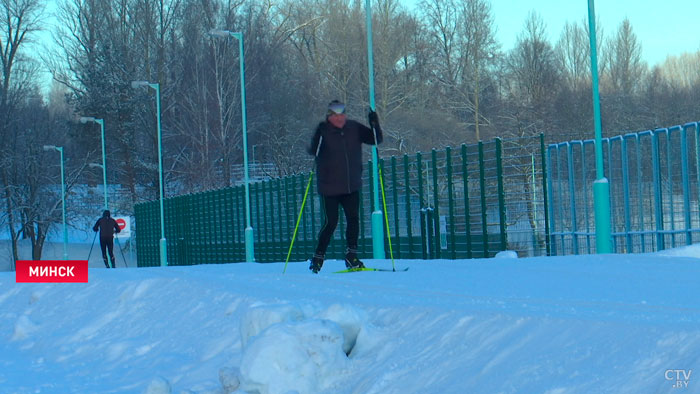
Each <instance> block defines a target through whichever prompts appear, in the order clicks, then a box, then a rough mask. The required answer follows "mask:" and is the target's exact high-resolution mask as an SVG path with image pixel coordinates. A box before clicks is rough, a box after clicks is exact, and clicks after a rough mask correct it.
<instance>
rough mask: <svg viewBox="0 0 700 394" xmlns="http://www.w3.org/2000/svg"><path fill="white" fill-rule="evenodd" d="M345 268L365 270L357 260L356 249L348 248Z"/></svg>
mask: <svg viewBox="0 0 700 394" xmlns="http://www.w3.org/2000/svg"><path fill="white" fill-rule="evenodd" d="M345 266H346V267H347V268H348V269H358V268H365V265H364V264H363V263H362V261H360V259H358V258H357V249H356V248H348V250H347V253H345Z"/></svg>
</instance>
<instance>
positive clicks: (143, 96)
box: [0, 0, 700, 255]
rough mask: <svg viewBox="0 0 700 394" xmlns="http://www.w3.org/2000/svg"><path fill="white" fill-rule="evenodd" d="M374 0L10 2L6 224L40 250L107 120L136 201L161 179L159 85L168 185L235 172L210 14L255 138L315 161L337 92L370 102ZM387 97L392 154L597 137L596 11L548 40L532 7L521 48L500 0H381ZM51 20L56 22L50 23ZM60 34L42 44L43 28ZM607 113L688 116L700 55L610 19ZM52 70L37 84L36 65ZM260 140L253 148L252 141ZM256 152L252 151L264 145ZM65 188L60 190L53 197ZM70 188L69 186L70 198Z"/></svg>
mask: <svg viewBox="0 0 700 394" xmlns="http://www.w3.org/2000/svg"><path fill="white" fill-rule="evenodd" d="M364 4H365V2H364V1H361V0H352V1H348V0H279V1H274V2H273V1H271V0H257V1H254V0H227V1H220V0H63V1H60V2H59V5H58V7H57V10H56V21H55V23H47V20H49V19H47V16H46V15H42V10H43V9H44V7H45V5H46V1H45V0H8V1H4V2H2V3H1V4H0V10H1V11H3V12H2V15H3V20H2V21H1V22H0V27H2V29H0V30H2V33H0V44H1V45H0V47H2V56H3V59H2V60H3V62H2V67H3V69H2V72H3V74H2V76H3V78H2V81H0V83H2V86H0V88H1V89H2V92H1V94H2V96H1V97H0V116H2V119H1V121H2V122H1V125H0V133H1V134H0V135H1V136H2V139H3V142H4V144H2V146H1V147H0V150H1V151H2V158H1V160H2V163H0V164H2V165H1V167H2V170H1V171H2V179H1V181H2V187H3V195H2V197H3V199H4V201H5V204H4V205H5V206H4V207H3V208H4V209H3V214H2V216H0V226H6V228H8V229H10V230H9V231H10V233H11V236H12V237H13V239H17V238H19V237H29V238H32V240H33V244H36V247H37V253H38V254H39V255H40V250H41V244H42V243H43V239H44V237H45V235H46V231H47V230H48V229H49V226H50V224H51V223H56V222H60V195H57V194H56V190H55V187H53V188H49V187H48V185H55V184H56V182H57V179H58V178H57V174H58V169H57V166H58V164H57V162H58V158H57V157H54V156H57V155H56V154H55V153H54V152H51V151H44V150H43V149H42V146H43V145H44V144H51V145H59V146H63V147H64V148H65V154H66V171H67V184H68V187H69V197H70V186H71V185H73V184H84V183H90V184H93V185H99V184H101V182H102V174H101V170H99V169H96V168H93V167H90V166H89V164H90V163H98V164H99V163H101V142H100V129H99V126H98V125H96V124H94V123H87V124H81V123H79V122H78V121H77V120H78V118H79V117H80V116H93V117H95V118H98V119H104V124H105V141H106V146H107V170H108V171H107V173H108V174H107V177H108V183H110V184H120V185H122V186H123V187H124V188H126V189H128V190H129V191H130V192H129V194H130V198H129V199H127V200H128V201H115V204H122V206H123V207H125V209H127V210H128V209H130V207H131V206H133V204H134V203H137V202H140V201H144V200H150V199H155V198H156V197H157V195H158V160H157V155H158V150H157V138H156V135H157V134H156V130H157V127H156V116H155V113H156V100H155V95H154V91H153V90H152V89H139V90H136V89H133V88H132V87H131V81H133V80H147V81H150V82H152V83H158V84H159V86H160V99H161V119H162V131H163V152H164V174H165V185H166V186H165V192H166V195H167V196H172V195H176V194H180V193H189V192H195V191H200V190H206V189H210V188H219V187H224V186H228V185H231V184H234V183H236V182H237V179H236V175H237V174H238V173H239V172H240V171H239V169H240V166H241V163H242V155H243V152H242V135H241V102H240V97H241V96H240V76H239V66H238V64H239V63H238V62H239V47H238V41H237V39H236V38H234V37H231V38H229V39H220V38H216V37H212V36H211V35H210V34H208V33H209V32H210V31H211V30H212V29H226V30H229V31H232V32H242V33H243V37H244V44H245V56H244V57H245V67H246V75H245V76H246V78H245V87H246V93H247V100H246V104H247V129H248V143H249V158H251V157H250V153H252V151H253V149H254V155H255V157H254V158H255V161H256V162H265V163H274V168H276V169H277V170H276V171H277V172H276V173H274V174H271V175H273V176H279V175H285V174H289V173H293V172H297V171H303V170H308V169H309V168H310V166H311V160H310V158H309V157H308V156H307V155H306V154H305V153H304V150H305V149H304V148H305V146H306V144H307V143H308V140H309V136H310V134H311V132H312V130H313V129H314V128H315V126H316V124H317V123H318V121H320V120H321V119H322V118H323V115H324V113H325V107H326V104H327V103H328V102H329V101H330V100H332V99H336V98H337V99H340V100H343V101H345V102H346V103H347V104H348V108H349V115H350V116H351V117H355V118H359V119H360V120H363V121H364V120H365V116H366V112H367V109H368V107H369V103H368V101H369V99H368V97H369V96H368V76H367V74H368V71H367V47H366V45H367V36H366V33H367V32H366V26H365V17H366V16H365V15H366V14H365V9H364ZM372 4H373V9H372V15H373V20H372V24H373V41H374V48H373V49H374V52H373V53H374V76H375V89H376V92H375V97H376V107H377V112H378V113H379V115H380V118H381V121H382V124H383V128H384V130H385V132H386V134H387V138H386V142H385V144H384V145H383V146H382V148H381V149H382V154H384V155H393V154H399V153H407V152H415V151H425V150H428V149H430V148H432V147H442V146H446V145H458V144H461V143H474V142H476V141H478V140H485V139H490V138H493V137H496V136H500V137H504V138H508V137H514V136H519V137H522V136H530V135H538V134H539V133H545V134H546V135H547V139H548V140H551V141H560V140H565V139H571V138H591V137H592V134H593V133H592V128H593V127H592V125H593V121H592V118H593V116H592V104H591V102H592V100H591V78H590V56H589V41H588V31H587V29H588V23H587V16H586V15H581V19H580V20H579V21H571V22H569V23H567V24H566V26H565V27H564V29H563V30H562V32H561V33H560V36H559V39H558V40H557V41H556V42H549V41H548V40H547V39H546V37H547V34H546V23H545V22H544V21H543V20H542V19H541V18H540V17H539V16H538V14H537V13H535V12H533V13H531V14H530V15H529V17H528V18H527V19H526V20H525V21H522V23H523V28H522V31H521V32H520V34H519V35H518V37H517V41H516V44H515V46H514V47H513V48H503V47H502V46H501V44H500V43H499V42H498V41H497V40H496V36H495V31H496V26H495V24H494V16H495V15H494V14H493V12H492V10H491V6H490V2H489V1H487V0H463V1H457V0H423V1H420V2H419V3H418V6H417V7H416V8H415V10H409V9H407V8H406V7H405V6H404V5H402V4H401V2H400V1H398V0H375V1H373V3H372ZM47 26H51V27H47ZM47 28H48V29H49V30H50V32H51V34H52V36H53V38H54V41H55V42H54V43H53V44H52V45H51V46H46V47H45V48H46V49H42V50H40V51H38V54H37V48H41V47H40V46H37V44H32V40H36V38H37V32H38V30H40V29H47ZM597 36H598V43H599V48H598V54H599V59H600V64H599V69H600V76H601V81H600V89H601V107H602V118H603V129H604V132H605V133H606V134H608V135H615V134H618V133H619V132H621V131H627V130H640V129H649V128H654V127H657V126H666V125H675V124H679V123H683V122H687V121H691V120H696V118H697V102H698V95H699V94H700V93H699V92H700V89H699V88H700V54H698V53H695V54H689V55H684V56H681V57H679V58H672V59H668V60H667V61H666V62H665V63H664V64H662V65H655V66H654V67H652V68H649V66H648V65H647V64H645V62H644V61H643V59H642V58H641V53H642V43H641V42H639V41H638V39H637V37H636V35H635V33H634V29H633V27H632V26H631V24H630V22H629V21H628V20H623V21H621V22H620V24H619V26H618V27H617V28H616V29H615V30H613V31H611V32H606V31H603V30H602V29H601V30H599V31H598V32H597ZM45 68H48V69H49V70H50V71H51V73H52V75H53V77H54V84H53V87H52V89H51V93H50V95H49V97H42V94H41V93H40V87H39V86H38V82H37V81H38V79H37V78H38V76H39V75H40V74H39V72H40V71H41V70H42V69H45ZM253 147H254V148H253ZM251 160H252V158H251ZM57 196H58V200H57ZM57 201H58V202H57Z"/></svg>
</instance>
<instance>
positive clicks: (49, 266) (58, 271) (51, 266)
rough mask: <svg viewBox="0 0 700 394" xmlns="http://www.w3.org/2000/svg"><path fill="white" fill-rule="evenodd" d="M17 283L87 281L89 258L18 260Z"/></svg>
mask: <svg viewBox="0 0 700 394" xmlns="http://www.w3.org/2000/svg"><path fill="white" fill-rule="evenodd" d="M15 278H16V281H17V283H87V281H88V261H87V260H17V271H16V277H15Z"/></svg>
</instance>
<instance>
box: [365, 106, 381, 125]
mask: <svg viewBox="0 0 700 394" xmlns="http://www.w3.org/2000/svg"><path fill="white" fill-rule="evenodd" d="M367 120H369V125H370V126H372V127H375V128H376V127H378V126H379V116H377V113H376V112H374V111H372V110H371V109H370V110H369V114H367Z"/></svg>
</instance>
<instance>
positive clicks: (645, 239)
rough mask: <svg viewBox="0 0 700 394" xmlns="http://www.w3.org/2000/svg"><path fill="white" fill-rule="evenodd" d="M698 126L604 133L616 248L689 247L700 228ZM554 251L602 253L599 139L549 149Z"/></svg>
mask: <svg viewBox="0 0 700 394" xmlns="http://www.w3.org/2000/svg"><path fill="white" fill-rule="evenodd" d="M699 136H700V132H699V131H698V123H697V122H694V123H687V124H685V125H683V126H674V127H671V128H661V129H656V130H648V131H644V132H639V133H629V134H625V135H620V136H616V137H611V138H605V139H603V140H602V143H603V159H604V166H605V175H606V177H607V178H608V181H609V183H610V210H611V212H610V216H611V225H612V227H611V229H612V234H611V235H612V241H613V251H614V252H616V253H643V252H652V251H657V250H663V249H666V248H673V247H677V246H682V245H690V244H692V243H693V242H694V240H697V239H699V235H698V232H700V209H699V208H700V199H699V198H698V197H699V194H700V171H699V170H698V169H699V168H700V155H699V154H698V153H699V151H700V145H699V144H698V141H699V140H700V138H699ZM546 156H547V158H546V160H547V164H548V169H549V171H548V177H547V185H548V187H549V189H550V190H549V192H548V196H549V198H548V203H549V212H548V215H549V218H550V227H551V233H550V237H551V238H550V240H551V245H552V248H553V250H552V253H553V254H559V255H564V254H579V253H595V225H594V224H595V218H594V215H593V212H594V209H593V196H592V189H593V188H592V185H591V183H592V182H593V181H594V180H595V166H594V163H595V141H594V140H587V141H570V142H563V143H559V144H550V145H549V146H548V147H547V150H546Z"/></svg>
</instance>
